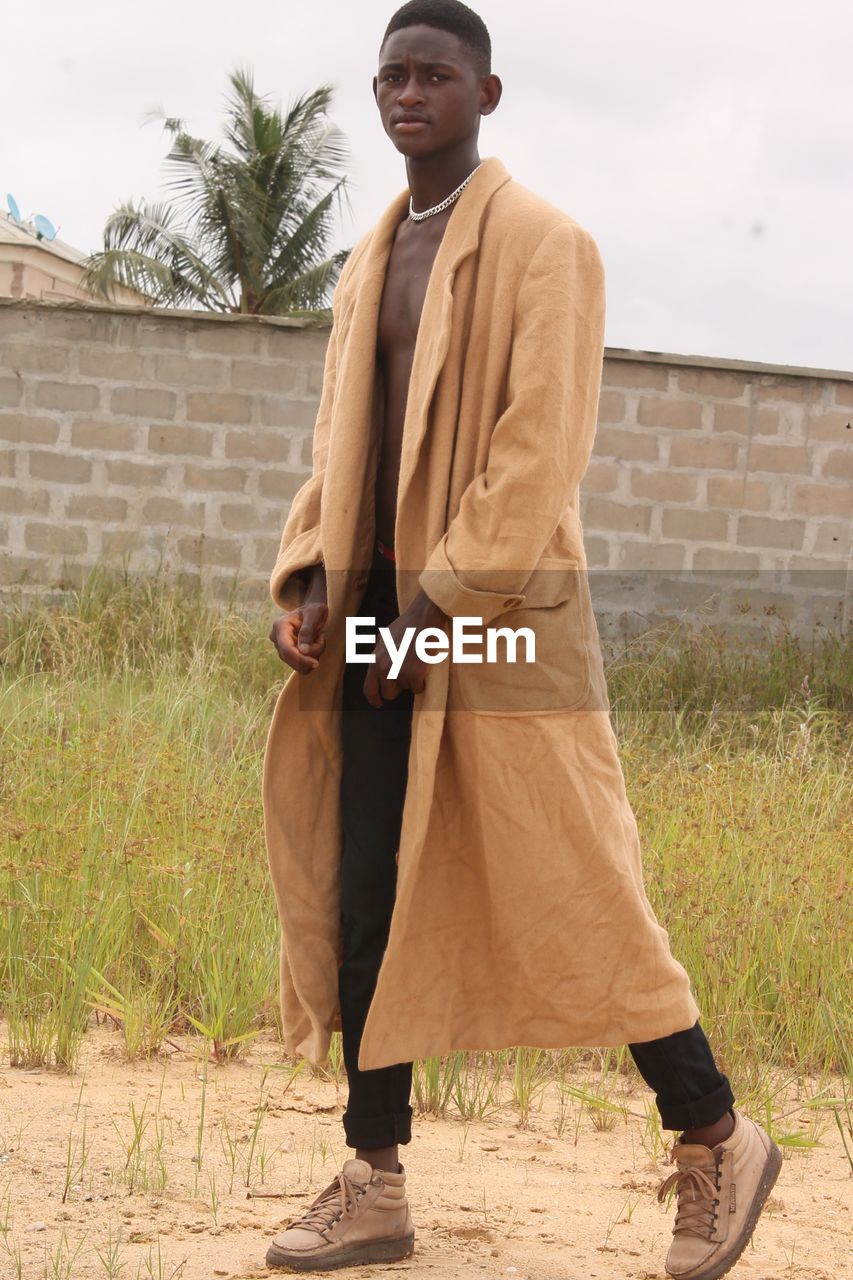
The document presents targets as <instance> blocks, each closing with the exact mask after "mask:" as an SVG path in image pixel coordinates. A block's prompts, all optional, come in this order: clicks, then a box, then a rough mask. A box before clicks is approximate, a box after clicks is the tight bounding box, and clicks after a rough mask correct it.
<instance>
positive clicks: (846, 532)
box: [809, 520, 853, 560]
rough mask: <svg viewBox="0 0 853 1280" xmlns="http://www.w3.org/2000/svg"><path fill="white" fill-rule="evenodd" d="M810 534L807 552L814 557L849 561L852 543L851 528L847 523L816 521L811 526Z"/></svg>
mask: <svg viewBox="0 0 853 1280" xmlns="http://www.w3.org/2000/svg"><path fill="white" fill-rule="evenodd" d="M810 532H811V540H810V541H811V545H810V547H809V550H810V551H811V552H812V553H813V554H814V555H817V556H825V557H827V558H829V559H832V558H833V557H835V558H836V559H838V558H840V559H842V560H848V559H849V548H850V545H851V542H853V528H852V527H851V525H850V523H849V521H847V522H845V521H843V520H818V521H817V522H815V523H813V524H812V526H811V530H810Z"/></svg>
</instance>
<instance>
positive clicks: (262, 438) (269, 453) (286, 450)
mask: <svg viewBox="0 0 853 1280" xmlns="http://www.w3.org/2000/svg"><path fill="white" fill-rule="evenodd" d="M289 454H290V437H289V436H284V435H276V434H275V433H274V432H272V431H229V432H228V434H227V435H226V437H225V457H226V458H254V459H255V461H256V462H286V461H287V458H288V455H289Z"/></svg>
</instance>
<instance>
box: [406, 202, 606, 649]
mask: <svg viewBox="0 0 853 1280" xmlns="http://www.w3.org/2000/svg"><path fill="white" fill-rule="evenodd" d="M604 313H605V287H604V266H603V263H602V260H601V255H600V253H599V251H598V247H597V245H596V243H595V240H594V239H593V238H592V236H591V235H590V234H589V232H588V231H586V230H585V229H584V228H583V227H582V226H580V224H578V223H576V222H574V221H566V222H561V223H559V224H558V225H557V226H556V227H554V228H553V230H552V231H550V232H549V233H548V234H547V235H546V236H545V238H544V239H543V240H542V241H541V243H540V244H539V247H538V248H537V250H536V252H535V253H534V255H533V257H532V258H531V260H530V263H529V265H528V267H527V270H526V272H525V274H524V277H523V279H522V282H521V286H520V288H519V291H518V293H517V295H516V305H515V309H514V316H513V336H512V348H511V352H510V359H509V368H508V381H507V405H506V409H505V410H504V412H503V413H502V414H501V415H500V417H499V418H498V420H497V422H496V424H495V427H494V431H493V433H492V438H491V442H490V445H489V452H488V458H487V462H486V468H485V470H484V471H483V472H482V473H481V474H480V475H478V476H477V477H476V478H475V479H474V480H473V481H472V482H471V483H470V484H469V486H468V487H467V489H466V490H465V492H464V493H463V495H462V499H461V501H460V504H459V509H458V511H457V513H456V515H455V516H454V517H453V519H452V520H451V522H450V525H449V527H448V529H447V531H446V533H445V534H444V536H443V537H442V539H441V541H440V542H439V543H438V544H437V545H436V546H435V548H434V549H433V551H432V553H431V555H430V557H429V559H428V561H427V564H426V566H425V567H424V569H423V571H422V572H421V574H420V576H419V583H420V586H421V587H422V588H423V590H424V591H425V592H426V594H427V595H428V596H429V597H430V598H431V599H432V600H433V601H435V603H436V604H437V605H439V607H440V608H441V609H443V610H444V612H445V613H446V614H449V615H450V616H451V617H452V616H454V615H460V614H462V615H471V616H475V617H481V618H482V619H483V621H484V623H485V624H488V623H489V622H490V621H491V619H492V618H494V617H496V616H497V615H498V614H499V613H503V612H505V611H506V610H507V609H511V608H514V607H519V606H520V605H522V604H523V603H524V598H525V597H524V594H523V588H524V584H525V583H526V582H527V580H528V578H529V577H530V575H531V574H532V572H533V570H534V569H535V568H536V565H537V564H538V561H539V559H540V557H541V555H542V553H543V551H544V550H545V548H546V547H547V545H548V542H549V541H550V539H551V537H552V535H553V533H554V531H555V530H556V528H557V525H558V524H559V522H560V519H561V517H562V516H563V513H564V512H565V510H566V507H567V506H568V505H569V503H570V502H571V500H572V498H573V495H574V494H575V491H576V490H577V488H578V486H579V485H580V482H581V479H582V478H583V475H584V472H585V471H586V468H587V464H588V463H589V458H590V454H591V452H592V445H593V440H594V437H595V428H596V420H597V417H598V400H599V394H600V388H601V369H602V359H603V355H604Z"/></svg>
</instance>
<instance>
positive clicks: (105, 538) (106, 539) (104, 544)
mask: <svg viewBox="0 0 853 1280" xmlns="http://www.w3.org/2000/svg"><path fill="white" fill-rule="evenodd" d="M141 541H142V537H141V534H140V531H139V530H138V529H104V531H103V533H102V534H101V552H102V554H103V555H105V556H107V557H109V556H115V557H116V559H119V558H120V557H122V556H128V555H130V554H131V553H132V552H133V551H136V550H138V549H139V546H140V543H141Z"/></svg>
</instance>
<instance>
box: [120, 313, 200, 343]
mask: <svg viewBox="0 0 853 1280" xmlns="http://www.w3.org/2000/svg"><path fill="white" fill-rule="evenodd" d="M128 319H129V320H133V321H134V322H135V330H136V341H137V342H138V343H139V346H140V347H141V348H143V349H144V350H145V351H184V350H186V345H187V325H188V321H187V320H186V317H184V316H177V315H176V316H169V315H159V316H143V317H139V316H129V317H128Z"/></svg>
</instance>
